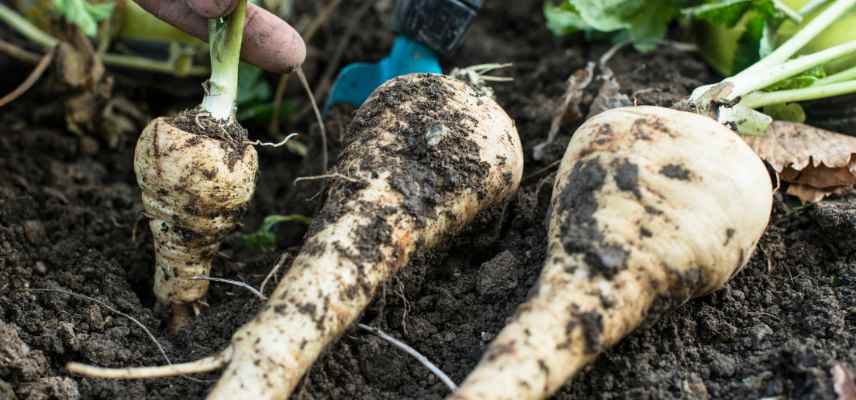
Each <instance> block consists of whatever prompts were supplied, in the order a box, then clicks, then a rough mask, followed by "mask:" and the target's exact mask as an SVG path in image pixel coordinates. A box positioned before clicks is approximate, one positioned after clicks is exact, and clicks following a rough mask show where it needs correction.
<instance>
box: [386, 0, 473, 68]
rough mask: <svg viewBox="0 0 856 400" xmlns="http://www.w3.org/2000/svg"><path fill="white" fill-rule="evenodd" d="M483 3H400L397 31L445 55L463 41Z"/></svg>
mask: <svg viewBox="0 0 856 400" xmlns="http://www.w3.org/2000/svg"><path fill="white" fill-rule="evenodd" d="M481 3H482V1H481V0H398V3H397V4H396V6H395V20H394V22H393V23H394V27H395V31H396V32H398V33H400V34H402V35H405V36H407V37H409V38H411V39H413V40H415V41H418V42H420V43H422V44H424V45H426V46H428V47H429V48H431V49H432V50H434V51H436V52H437V53H440V54H442V55H446V54H449V53H451V52H453V51H455V50H456V49H457V48H458V47H459V46H460V45H461V43H462V42H463V40H464V35H465V34H466V33H467V30H468V29H469V28H470V25H472V23H473V20H474V19H475V17H476V13H477V12H478V10H479V8H481Z"/></svg>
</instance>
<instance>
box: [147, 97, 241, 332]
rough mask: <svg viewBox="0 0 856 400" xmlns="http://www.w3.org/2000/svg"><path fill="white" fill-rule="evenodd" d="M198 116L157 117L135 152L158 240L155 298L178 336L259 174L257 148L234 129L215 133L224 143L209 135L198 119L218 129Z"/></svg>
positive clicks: (156, 248)
mask: <svg viewBox="0 0 856 400" xmlns="http://www.w3.org/2000/svg"><path fill="white" fill-rule="evenodd" d="M197 113H198V112H197ZM194 115H198V114H194V113H186V114H183V115H181V116H179V117H177V118H157V119H155V120H154V121H152V122H151V123H150V124H149V125H148V126H147V127H146V129H145V130H144V131H143V134H142V135H140V138H139V139H138V141H137V147H136V149H135V152H134V171H135V172H136V174H137V184H138V185H139V186H140V189H141V191H142V197H143V207H144V209H145V212H146V216H148V217H149V227H150V228H151V231H152V235H153V237H154V246H155V280H154V293H155V296H156V297H157V299H158V301H159V302H160V303H161V304H165V305H170V307H171V309H172V310H171V311H172V320H171V322H170V326H171V329H173V330H175V329H179V328H181V327H183V326H186V325H187V324H188V323H189V321H190V318H191V317H192V312H193V310H192V308H193V307H195V306H196V305H197V302H198V301H200V300H201V299H202V298H203V297H204V296H205V293H206V292H207V290H208V281H205V280H193V279H191V278H193V277H194V276H197V275H209V274H210V271H211V262H212V260H213V258H214V255H216V254H217V249H218V248H219V246H220V242H221V241H222V240H223V237H224V236H225V235H226V234H228V233H230V232H232V231H234V229H235V228H236V225H237V223H238V220H239V218H240V216H241V214H242V212H243V210H244V209H246V205H247V203H248V202H249V201H250V199H251V198H252V195H253V192H254V190H255V187H256V175H257V172H258V158H257V155H256V150H255V149H254V148H253V147H252V146H250V145H248V144H246V143H245V142H246V133H244V132H243V131H242V129H240V128H238V127H237V126H235V125H233V126H232V128H233V129H230V131H231V132H229V131H226V130H225V129H223V130H222V131H217V130H214V131H215V132H214V133H215V134H219V135H222V137H215V136H209V135H208V134H206V133H205V131H204V129H203V127H202V126H199V127H196V126H195V125H196V124H197V121H199V122H198V123H199V124H200V125H201V124H203V123H207V124H208V125H211V126H216V124H217V123H216V122H214V121H210V118H205V119H201V120H198V119H197V118H193V117H192V116H194ZM202 121H206V122H202ZM177 125H178V126H177ZM182 127H184V128H185V129H182ZM192 131H196V132H192Z"/></svg>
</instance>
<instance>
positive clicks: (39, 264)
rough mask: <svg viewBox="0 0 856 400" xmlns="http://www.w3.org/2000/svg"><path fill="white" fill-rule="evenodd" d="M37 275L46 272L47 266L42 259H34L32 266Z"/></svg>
mask: <svg viewBox="0 0 856 400" xmlns="http://www.w3.org/2000/svg"><path fill="white" fill-rule="evenodd" d="M34 269H35V270H36V272H37V273H38V274H39V275H45V274H47V273H48V266H47V265H46V264H45V262H44V261H36V266H35V268H34Z"/></svg>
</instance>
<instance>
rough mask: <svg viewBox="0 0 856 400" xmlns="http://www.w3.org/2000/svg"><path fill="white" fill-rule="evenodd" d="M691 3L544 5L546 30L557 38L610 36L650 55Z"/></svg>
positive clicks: (577, 1) (649, 0)
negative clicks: (600, 34)
mask: <svg viewBox="0 0 856 400" xmlns="http://www.w3.org/2000/svg"><path fill="white" fill-rule="evenodd" d="M687 1H689V0H565V1H563V2H562V3H561V4H559V5H556V4H554V3H553V2H552V1H551V0H548V1H547V2H546V3H544V17H545V18H546V20H547V27H548V28H549V29H550V31H551V32H553V33H554V34H555V35H558V36H561V35H568V34H573V33H576V32H585V33H586V34H589V35H591V34H593V33H609V34H611V36H613V39H615V40H629V41H630V42H631V43H633V45H634V46H636V48H637V49H639V50H640V51H650V50H653V49H654V47H655V46H656V43H657V41H659V40H661V39H663V37H664V36H665V34H666V30H667V28H668V26H669V23H671V22H672V20H673V19H674V18H675V17H677V16H678V15H679V11H680V9H681V7H682V5H683V4H685V3H686V2H687Z"/></svg>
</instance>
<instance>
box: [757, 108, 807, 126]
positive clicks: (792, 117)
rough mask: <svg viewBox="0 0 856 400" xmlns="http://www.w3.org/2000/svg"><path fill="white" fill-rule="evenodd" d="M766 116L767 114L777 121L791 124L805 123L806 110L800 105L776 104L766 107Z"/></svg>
mask: <svg viewBox="0 0 856 400" xmlns="http://www.w3.org/2000/svg"><path fill="white" fill-rule="evenodd" d="M764 114H767V115H769V116H771V117H773V119H775V120H779V121H790V122H799V123H801V124H802V123H804V122H805V118H806V116H805V110H803V108H802V106H801V105H799V103H787V104H774V105H771V106H765V107H764Z"/></svg>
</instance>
